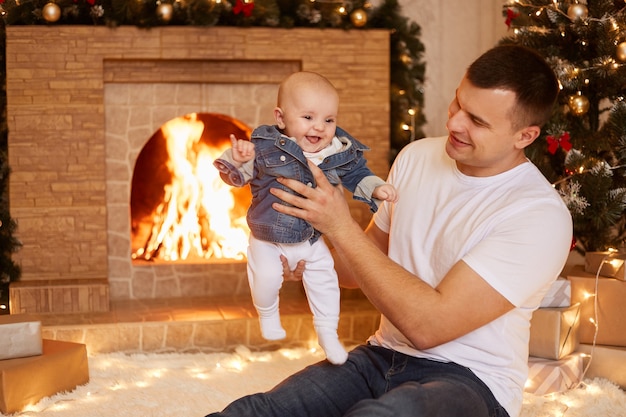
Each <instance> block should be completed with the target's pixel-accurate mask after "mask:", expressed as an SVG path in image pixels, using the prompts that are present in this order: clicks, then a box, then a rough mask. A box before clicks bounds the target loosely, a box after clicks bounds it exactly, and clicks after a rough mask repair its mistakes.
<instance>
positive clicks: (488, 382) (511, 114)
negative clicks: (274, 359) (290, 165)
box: [215, 46, 572, 417]
mask: <svg viewBox="0 0 626 417" xmlns="http://www.w3.org/2000/svg"><path fill="white" fill-rule="evenodd" d="M557 94H558V83H557V80H556V78H555V76H554V73H553V72H552V70H551V69H550V67H549V66H548V65H547V64H546V63H545V61H544V60H543V59H542V58H541V57H540V56H539V55H537V54H535V53H534V52H532V51H530V50H528V49H526V48H523V47H520V46H498V47H495V48H493V49H491V50H489V51H487V52H486V53H484V54H483V55H482V56H480V57H479V58H478V59H477V60H476V61H475V62H474V63H472V64H471V65H470V67H469V68H468V70H467V72H466V74H465V76H464V77H463V79H462V80H461V82H460V84H459V86H458V88H457V91H456V96H455V97H454V99H453V100H452V103H451V104H450V107H449V117H448V122H447V129H448V131H449V135H448V136H447V137H441V138H430V139H422V140H419V141H417V142H414V143H412V144H410V145H408V146H407V147H405V148H404V149H403V150H402V152H401V153H400V155H399V156H398V157H397V159H396V161H395V162H394V165H393V167H392V169H391V171H390V174H389V179H388V181H389V183H391V184H393V185H394V186H395V187H396V188H397V189H398V193H399V195H400V199H399V201H398V202H397V203H395V204H387V203H385V204H383V205H382V206H381V208H380V210H379V211H378V213H376V215H375V216H374V218H373V219H372V222H371V223H370V225H369V226H368V228H367V229H366V230H365V232H363V231H362V230H361V229H360V227H359V226H358V224H357V223H356V222H355V221H354V220H353V219H352V218H351V216H350V213H349V209H348V207H347V204H346V202H345V200H344V197H343V192H342V190H341V189H340V187H333V186H331V185H330V184H329V183H328V182H327V181H326V180H325V178H324V177H323V175H322V174H321V173H320V172H319V170H317V169H315V168H314V167H312V169H313V172H314V175H315V179H316V181H317V183H316V186H315V187H306V186H305V185H302V184H301V183H298V182H296V181H292V180H287V179H284V180H281V183H282V184H283V185H285V186H287V187H288V188H291V189H293V190H294V191H295V192H296V193H298V194H299V195H300V196H297V195H293V194H290V193H287V192H285V191H284V190H278V189H273V190H272V193H273V194H274V195H276V196H277V197H278V198H280V199H281V200H283V201H285V202H286V203H288V204H289V205H282V204H275V205H274V208H275V209H276V210H277V211H279V212H282V213H286V214H290V215H294V216H297V217H300V218H302V219H304V220H307V221H309V222H310V223H311V224H312V225H313V226H314V227H315V228H316V229H318V230H320V231H321V232H322V233H324V234H325V235H326V237H327V238H328V239H329V240H330V242H331V243H332V244H333V246H334V248H335V250H336V252H337V254H338V256H339V259H340V261H341V262H342V264H343V265H344V266H346V268H345V269H342V270H340V271H339V272H340V276H341V277H342V279H343V281H342V284H343V285H344V286H353V287H354V286H358V287H360V288H361V289H362V291H363V293H364V294H365V295H366V296H367V297H368V298H369V299H370V301H371V302H372V303H373V304H374V305H375V306H376V307H377V308H378V309H379V311H380V312H381V314H382V318H381V325H380V327H379V329H378V331H377V332H376V333H375V334H374V335H373V336H372V337H371V338H370V339H369V340H368V344H367V345H363V346H358V347H357V348H355V349H354V350H353V351H352V352H350V354H349V357H348V360H347V362H346V363H345V364H344V365H341V366H333V365H331V364H328V363H326V362H321V363H319V364H316V365H313V366H311V367H309V368H307V369H305V370H303V371H301V372H300V373H298V374H296V375H294V376H292V377H290V378H288V379H287V380H285V381H284V382H283V383H281V384H279V385H278V386H277V387H275V388H274V389H272V390H271V391H269V392H268V393H265V394H257V395H254V396H248V397H244V398H243V399H240V400H238V401H236V402H234V403H232V404H231V405H230V406H228V407H227V408H226V409H225V410H224V412H223V413H222V414H215V416H217V415H223V416H239V417H241V416H290V417H293V416H320V417H321V416H324V417H330V416H338V417H339V416H377V417H380V416H393V417H404V416H407V417H408V416H446V417H451V416H464V417H467V416H472V417H476V416H485V417H487V416H511V417H514V416H517V415H518V414H519V412H520V410H521V404H522V391H523V385H524V382H525V380H526V377H527V359H528V340H529V322H530V318H531V315H532V312H533V311H534V310H535V309H536V308H537V307H538V306H539V303H540V301H541V299H542V298H543V296H544V294H545V293H546V291H547V289H548V288H549V286H550V284H551V282H552V281H553V280H554V279H556V277H557V276H558V275H559V273H560V272H561V269H562V267H563V265H564V263H565V260H566V258H567V255H568V251H569V244H570V242H571V234H572V222H571V217H570V215H569V212H568V210H567V208H566V207H565V205H564V204H563V202H562V201H561V199H560V197H559V196H558V194H557V192H556V191H555V190H554V189H553V188H552V187H551V186H550V184H549V183H548V182H547V181H546V180H545V178H544V177H543V176H542V175H541V173H540V172H539V171H538V170H537V168H536V167H535V166H534V165H532V164H531V163H530V162H529V161H528V160H527V159H526V157H525V155H524V148H526V147H527V146H528V145H530V144H531V143H532V142H533V141H534V140H535V139H536V138H537V137H538V136H539V134H540V126H541V125H542V124H543V123H545V121H547V119H548V118H549V116H550V114H551V110H552V108H553V105H554V102H555V100H556V97H557ZM290 205H291V206H290ZM338 267H339V264H338Z"/></svg>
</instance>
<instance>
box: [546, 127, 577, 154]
mask: <svg viewBox="0 0 626 417" xmlns="http://www.w3.org/2000/svg"><path fill="white" fill-rule="evenodd" d="M546 140H547V141H548V152H550V153H551V154H552V155H554V154H555V153H556V150H557V149H559V146H560V147H561V148H563V150H564V151H565V152H567V151H569V150H570V149H572V144H571V142H570V141H569V132H563V133H562V134H561V136H559V137H558V139H557V138H555V137H554V136H552V135H550V136H548V137H547V138H546Z"/></svg>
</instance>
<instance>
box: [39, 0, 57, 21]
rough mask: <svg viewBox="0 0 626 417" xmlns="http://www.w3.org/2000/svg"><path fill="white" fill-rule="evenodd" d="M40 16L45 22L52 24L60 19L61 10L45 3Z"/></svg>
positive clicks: (52, 4) (55, 5)
mask: <svg viewBox="0 0 626 417" xmlns="http://www.w3.org/2000/svg"><path fill="white" fill-rule="evenodd" d="M41 15H42V16H43V18H44V20H45V21H46V22H50V23H54V22H56V21H57V20H59V19H60V18H61V8H60V7H59V6H58V5H57V4H55V3H47V4H46V5H45V6H43V9H41Z"/></svg>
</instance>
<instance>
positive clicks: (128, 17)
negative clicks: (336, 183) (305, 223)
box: [0, 0, 426, 161]
mask: <svg viewBox="0 0 626 417" xmlns="http://www.w3.org/2000/svg"><path fill="white" fill-rule="evenodd" d="M373 2H374V0H345V1H336V0H177V1H175V0H133V1H129V0H0V7H2V11H1V12H2V14H3V15H4V20H5V22H6V24H7V25H45V24H47V25H51V24H63V25H71V24H80V25H85V24H95V25H107V26H111V27H115V26H120V25H133V26H138V27H143V28H150V27H155V26H165V25H169V26H173V25H178V26H182V25H194V26H244V27H251V26H262V27H277V28H293V27H318V28H329V29H344V30H348V29H353V30H367V29H374V28H376V29H389V30H390V31H391V45H390V52H391V53H390V66H391V74H390V78H391V80H392V81H391V86H390V91H391V97H390V110H391V111H390V126H391V131H390V142H391V143H390V146H391V155H390V156H389V158H390V161H393V159H394V158H395V155H396V154H397V152H398V151H399V150H400V149H401V148H402V147H404V146H405V145H406V144H407V143H409V142H410V141H411V140H414V139H419V138H422V137H424V132H423V131H422V126H423V125H424V124H425V123H426V119H425V117H424V114H423V111H422V108H423V104H424V96H423V87H422V86H423V82H424V71H425V64H424V63H423V61H422V53H423V51H424V46H423V44H422V43H421V41H420V39H419V36H420V32H421V29H420V27H419V26H418V25H417V24H416V23H415V22H411V21H409V20H408V19H407V18H406V17H404V16H402V15H401V13H400V9H401V8H400V5H399V4H398V1H397V0H379V1H378V2H377V3H379V4H378V5H377V6H375V5H374V4H373ZM51 10H52V11H54V12H55V13H53V19H51V14H50V11H51ZM51 20H53V21H51ZM3 49H4V47H3Z"/></svg>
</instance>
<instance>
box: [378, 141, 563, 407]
mask: <svg viewBox="0 0 626 417" xmlns="http://www.w3.org/2000/svg"><path fill="white" fill-rule="evenodd" d="M446 140H447V138H446V137H440V138H430V139H420V140H418V141H416V142H414V143H412V144H410V145H408V146H406V147H405V148H404V149H403V150H402V152H401V153H400V154H399V155H398V157H397V158H396V161H395V162H394V165H393V167H392V169H391V171H390V174H389V179H388V182H389V183H391V184H393V185H394V186H395V187H396V188H397V189H398V193H399V196H400V198H399V201H398V202H397V203H396V204H387V203H385V204H383V205H382V206H381V208H380V209H379V210H378V212H377V213H376V215H375V217H374V221H375V223H376V225H377V226H378V227H379V228H380V229H381V230H382V231H384V232H387V233H389V257H390V258H391V259H392V260H394V261H395V262H397V263H398V264H400V265H401V266H403V267H404V268H405V269H407V270H408V271H410V272H412V273H414V274H416V275H417V276H418V277H420V278H421V279H422V280H424V281H425V282H427V283H428V284H430V285H431V286H432V287H436V286H437V285H438V284H439V282H440V281H441V280H442V279H443V277H444V276H445V275H446V273H447V272H448V271H449V270H450V269H451V267H452V266H453V265H454V264H455V263H457V262H458V261H460V260H463V261H464V262H465V263H466V264H467V265H469V266H470V267H471V268H472V269H473V270H474V271H475V272H477V273H478V274H480V276H481V277H482V278H483V279H484V280H485V281H487V282H488V283H489V284H490V285H491V286H492V287H493V288H495V289H496V290H497V291H498V292H500V293H501V294H502V295H503V296H504V297H505V298H506V299H507V300H509V301H510V302H511V303H512V304H513V305H515V307H516V308H515V309H513V310H512V311H510V312H508V313H507V314H505V315H504V316H502V317H500V318H498V319H496V320H494V321H493V322H491V323H489V324H487V325H485V326H483V327H481V328H479V329H476V330H474V331H472V332H471V333H468V334H466V335H465V336H462V337H460V338H458V339H456V340H453V341H451V342H448V343H445V344H443V345H440V346H437V347H434V348H432V349H428V350H423V351H420V350H417V349H415V348H414V347H413V346H412V345H411V343H410V342H409V341H408V340H407V339H406V338H405V337H404V335H402V334H401V333H400V332H399V331H398V330H397V329H396V328H395V327H394V326H393V325H392V324H391V323H390V322H389V321H388V320H387V319H386V318H385V317H384V316H383V317H382V319H381V324H380V328H379V329H378V331H377V332H376V333H375V335H374V336H372V337H371V338H370V342H371V343H373V344H375V345H380V346H385V347H388V348H391V349H394V350H397V351H400V352H403V353H406V354H408V355H412V356H417V357H424V358H430V359H433V360H438V361H445V362H455V363H457V364H459V365H462V366H465V367H467V368H469V369H471V370H472V371H473V372H474V373H475V374H476V375H477V376H478V377H479V378H480V379H481V380H482V381H483V382H484V383H485V384H486V385H487V386H488V387H489V388H490V389H491V391H492V392H493V394H494V396H495V397H496V399H497V400H498V402H499V403H500V404H501V405H502V406H503V407H504V408H505V409H506V410H507V412H508V413H509V415H511V416H517V415H518V414H519V412H520V410H521V404H522V392H523V386H524V383H525V382H526V378H527V374H528V363H527V360H528V343H529V328H530V325H529V323H530V318H531V315H532V312H533V311H534V310H535V309H536V308H537V307H538V306H539V303H540V301H541V299H542V298H543V296H544V295H545V293H546V292H547V290H548V288H549V287H550V284H551V283H552V281H553V280H555V279H556V278H557V277H558V275H559V273H560V272H561V269H562V267H563V265H564V263H565V260H566V258H567V255H568V253H569V249H570V244H571V239H572V220H571V216H570V213H569V211H568V210H567V208H566V206H565V205H564V203H563V201H562V199H561V198H560V197H559V195H558V193H557V192H556V191H555V190H554V189H553V187H552V186H551V185H550V184H549V183H548V182H547V180H546V179H545V177H544V176H543V175H542V174H541V172H540V171H539V170H538V169H537V168H536V167H535V166H534V165H533V164H532V163H530V162H527V163H524V164H521V165H519V166H517V167H515V168H513V169H511V170H509V171H507V172H504V173H502V174H498V175H495V176H491V177H469V176H467V175H464V174H462V173H461V172H460V171H459V170H458V169H457V167H456V164H455V161H453V160H452V159H451V158H450V157H449V156H448V155H447V153H446V151H445V144H446ZM381 279H384V274H382V276H381ZM398 291H401V289H398ZM419 302H420V300H415V303H416V304H417V303H419Z"/></svg>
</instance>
